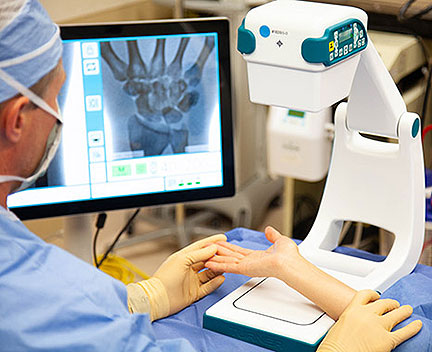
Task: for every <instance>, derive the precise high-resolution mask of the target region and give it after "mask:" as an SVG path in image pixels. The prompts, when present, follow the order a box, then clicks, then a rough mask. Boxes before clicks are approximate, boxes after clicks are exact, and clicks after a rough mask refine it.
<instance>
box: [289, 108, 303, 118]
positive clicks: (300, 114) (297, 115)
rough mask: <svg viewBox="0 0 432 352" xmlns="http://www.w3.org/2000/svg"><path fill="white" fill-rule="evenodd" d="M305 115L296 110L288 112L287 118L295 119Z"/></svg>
mask: <svg viewBox="0 0 432 352" xmlns="http://www.w3.org/2000/svg"><path fill="white" fill-rule="evenodd" d="M304 115H305V113H304V111H298V110H291V109H290V110H288V116H295V117H304Z"/></svg>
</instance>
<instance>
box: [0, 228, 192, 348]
mask: <svg viewBox="0 0 432 352" xmlns="http://www.w3.org/2000/svg"><path fill="white" fill-rule="evenodd" d="M18 225H19V223H10V222H5V221H2V220H0V295H1V298H0V312H1V316H2V318H1V319H0V350H1V351H14V352H16V351H104V352H105V351H113V352H114V351H115V352H118V351H151V352H159V351H164V352H165V351H166V352H169V351H185V352H189V351H194V349H193V348H192V347H191V345H190V343H189V342H188V341H186V340H185V339H181V338H177V339H173V340H169V338H170V336H169V335H167V336H163V337H159V339H157V338H156V336H155V335H154V332H153V328H152V325H151V323H150V321H149V318H148V316H147V315H146V314H133V315H132V314H130V313H129V311H128V308H127V292H126V287H125V286H124V285H123V284H122V283H121V282H119V281H117V280H115V279H113V278H111V277H110V276H108V275H106V274H104V273H102V272H101V271H99V270H97V269H95V268H93V267H92V266H90V265H88V264H87V263H85V262H83V261H81V260H79V259H77V258H76V257H74V256H72V255H71V254H69V253H67V252H65V251H63V250H61V249H60V248H58V247H56V246H52V245H48V244H46V243H44V242H43V241H41V240H39V239H38V238H36V236H35V235H33V234H31V233H29V232H27V231H28V230H26V229H25V228H24V226H23V227H20V226H18ZM11 234H13V235H14V236H13V237H12V236H11ZM33 236H34V237H33Z"/></svg>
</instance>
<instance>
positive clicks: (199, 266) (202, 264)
mask: <svg viewBox="0 0 432 352" xmlns="http://www.w3.org/2000/svg"><path fill="white" fill-rule="evenodd" d="M191 268H192V270H194V271H196V272H198V271H200V270H202V269H204V268H205V262H199V263H195V264H193V265H192V266H191Z"/></svg>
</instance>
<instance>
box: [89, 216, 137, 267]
mask: <svg viewBox="0 0 432 352" xmlns="http://www.w3.org/2000/svg"><path fill="white" fill-rule="evenodd" d="M140 210H141V209H140V208H138V209H137V210H135V212H134V213H133V215H132V216H131V217H130V219H129V220H128V222H127V223H126V225H125V226H124V227H123V228H122V229H121V231H120V232H119V234H118V235H117V237H116V238H115V240H114V241H113V243H111V246H109V248H108V249H107V250H106V252H105V254H104V255H103V257H102V259H101V260H100V261H99V262H96V268H99V267H100V266H101V265H102V263H103V262H104V261H105V260H106V258H107V257H108V254H110V252H111V251H112V250H113V248H114V247H115V245H116V244H117V242H118V240H119V239H120V237H121V235H122V234H123V232H125V231H126V230H127V229H128V227H129V226H130V224H131V223H132V221H133V220H134V219H135V217H136V216H137V215H138V213H139V212H140Z"/></svg>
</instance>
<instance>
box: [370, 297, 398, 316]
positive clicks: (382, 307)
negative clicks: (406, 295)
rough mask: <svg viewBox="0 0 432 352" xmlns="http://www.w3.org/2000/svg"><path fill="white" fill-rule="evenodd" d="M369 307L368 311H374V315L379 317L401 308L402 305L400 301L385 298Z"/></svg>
mask: <svg viewBox="0 0 432 352" xmlns="http://www.w3.org/2000/svg"><path fill="white" fill-rule="evenodd" d="M367 307H368V309H372V311H373V312H374V313H376V314H378V315H383V314H385V313H388V312H391V311H393V310H395V309H397V308H399V307H400V303H399V302H398V301H395V300H394V299H390V298H385V299H379V300H377V301H375V302H372V303H370V304H369V305H368V306H367Z"/></svg>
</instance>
